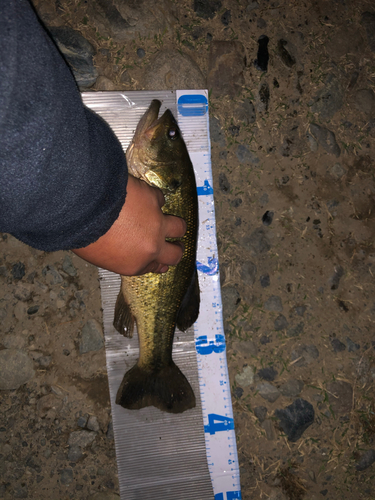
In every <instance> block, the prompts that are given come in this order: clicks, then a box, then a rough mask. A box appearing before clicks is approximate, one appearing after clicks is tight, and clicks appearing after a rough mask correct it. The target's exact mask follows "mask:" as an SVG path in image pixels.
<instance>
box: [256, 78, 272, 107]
mask: <svg viewBox="0 0 375 500" xmlns="http://www.w3.org/2000/svg"><path fill="white" fill-rule="evenodd" d="M269 102H270V89H269V86H268V84H267V83H262V85H261V86H260V88H259V92H258V96H257V100H256V105H257V109H258V111H259V113H266V112H267V111H268V105H269Z"/></svg>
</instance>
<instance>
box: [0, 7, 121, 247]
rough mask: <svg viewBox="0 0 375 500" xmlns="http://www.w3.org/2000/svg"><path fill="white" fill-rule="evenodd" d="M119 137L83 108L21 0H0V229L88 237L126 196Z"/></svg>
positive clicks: (39, 240)
mask: <svg viewBox="0 0 375 500" xmlns="http://www.w3.org/2000/svg"><path fill="white" fill-rule="evenodd" d="M126 184H127V168H126V160H125V155H124V153H123V151H122V148H121V144H120V142H119V141H118V140H117V138H116V137H115V135H114V133H113V132H112V130H111V129H110V128H109V126H108V125H107V123H106V122H105V121H104V120H102V119H101V118H100V117H99V116H98V115H96V114H95V113H93V112H92V111H90V110H89V109H87V108H85V107H84V106H83V104H82V101H81V96H80V93H79V91H78V88H77V86H76V83H75V81H74V78H73V76H72V74H71V72H70V69H69V68H68V66H67V65H66V63H65V61H64V60H63V58H62V56H61V55H60V53H59V52H58V50H57V49H56V47H55V45H54V43H53V42H52V41H51V39H50V38H49V36H48V35H47V33H46V32H45V30H44V28H43V27H42V26H41V24H40V23H39V21H38V19H37V17H36V15H35V13H34V11H33V9H32V7H31V6H30V4H29V2H28V0H1V1H0V231H2V232H7V233H11V234H12V235H14V236H15V237H16V238H18V239H20V240H21V241H23V242H24V243H27V244H28V245H30V246H32V247H35V248H38V249H41V250H46V251H54V250H64V249H70V248H80V247H84V246H87V245H88V244H90V243H92V242H94V241H96V240H97V239H98V238H99V237H100V236H102V235H103V234H104V233H106V232H107V231H108V229H109V228H110V227H111V225H112V224H113V222H114V221H115V220H116V219H117V217H118V215H119V212H120V210H121V208H122V206H123V204H124V200H125V196H126Z"/></svg>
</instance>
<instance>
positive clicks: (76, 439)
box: [68, 431, 96, 449]
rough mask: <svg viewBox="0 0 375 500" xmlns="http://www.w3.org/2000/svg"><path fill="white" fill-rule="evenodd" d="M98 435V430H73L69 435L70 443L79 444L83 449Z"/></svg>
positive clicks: (72, 444) (71, 444)
mask: <svg viewBox="0 0 375 500" xmlns="http://www.w3.org/2000/svg"><path fill="white" fill-rule="evenodd" d="M95 437H96V432H92V431H73V432H71V433H70V435H69V439H68V445H69V446H78V447H79V448H81V449H84V448H86V447H87V446H88V445H89V444H91V443H92V442H93V441H94V440H95Z"/></svg>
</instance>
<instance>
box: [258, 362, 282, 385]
mask: <svg viewBox="0 0 375 500" xmlns="http://www.w3.org/2000/svg"><path fill="white" fill-rule="evenodd" d="M257 374H258V376H259V377H260V378H261V379H262V380H266V381H267V382H272V381H273V380H275V378H276V377H277V375H278V372H277V370H275V368H274V367H273V366H267V367H266V368H261V369H260V370H259V371H258V372H257Z"/></svg>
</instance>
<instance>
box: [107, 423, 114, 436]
mask: <svg viewBox="0 0 375 500" xmlns="http://www.w3.org/2000/svg"><path fill="white" fill-rule="evenodd" d="M106 437H107V439H109V440H113V439H114V438H115V436H114V433H113V422H112V420H111V421H110V422H109V424H108V429H107V432H106Z"/></svg>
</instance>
